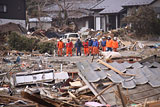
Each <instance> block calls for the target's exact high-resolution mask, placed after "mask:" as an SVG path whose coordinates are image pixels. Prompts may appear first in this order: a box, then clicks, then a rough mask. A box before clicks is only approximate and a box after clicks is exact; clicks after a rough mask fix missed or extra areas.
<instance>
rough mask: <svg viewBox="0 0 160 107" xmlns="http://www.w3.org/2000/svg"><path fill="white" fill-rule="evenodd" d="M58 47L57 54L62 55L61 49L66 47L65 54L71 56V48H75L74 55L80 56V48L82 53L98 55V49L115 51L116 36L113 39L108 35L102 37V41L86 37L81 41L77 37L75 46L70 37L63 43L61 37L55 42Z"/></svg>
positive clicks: (116, 44)
mask: <svg viewBox="0 0 160 107" xmlns="http://www.w3.org/2000/svg"><path fill="white" fill-rule="evenodd" d="M57 47H58V56H63V49H64V47H66V56H72V50H73V48H74V47H75V48H76V55H77V56H79V55H80V56H81V53H82V48H83V49H84V55H85V56H89V55H99V50H100V49H102V51H114V52H117V48H118V47H119V45H118V41H117V38H116V37H114V38H113V40H112V38H111V37H110V36H108V37H107V38H105V37H102V41H101V42H98V40H97V38H88V39H85V40H84V42H83V43H82V42H81V40H80V38H78V39H77V41H76V43H75V46H74V44H73V43H72V41H71V40H70V39H68V41H67V43H66V44H64V43H63V41H62V38H60V40H59V41H58V43H57Z"/></svg>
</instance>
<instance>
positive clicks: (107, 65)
mask: <svg viewBox="0 0 160 107" xmlns="http://www.w3.org/2000/svg"><path fill="white" fill-rule="evenodd" d="M97 62H99V63H100V64H103V65H105V66H106V67H108V68H110V69H111V70H113V71H114V72H116V73H118V74H120V75H121V76H135V75H134V74H125V73H123V72H121V71H119V70H118V69H116V68H114V67H112V66H111V65H109V64H107V63H105V62H104V61H102V60H100V59H98V60H97Z"/></svg>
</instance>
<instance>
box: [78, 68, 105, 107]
mask: <svg viewBox="0 0 160 107" xmlns="http://www.w3.org/2000/svg"><path fill="white" fill-rule="evenodd" d="M78 75H79V76H80V77H81V78H82V80H83V81H84V82H85V83H86V85H87V86H88V87H89V89H90V90H91V91H92V92H93V94H94V95H95V96H97V95H98V92H97V91H96V89H95V88H94V86H93V84H91V83H89V81H88V80H87V79H86V78H85V77H84V76H83V75H82V74H81V71H79V72H78ZM97 99H98V100H99V101H100V102H101V103H102V104H107V102H106V101H105V99H104V97H102V96H97Z"/></svg>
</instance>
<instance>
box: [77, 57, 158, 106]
mask: <svg viewBox="0 0 160 107" xmlns="http://www.w3.org/2000/svg"><path fill="white" fill-rule="evenodd" d="M98 61H99V63H98V62H89V61H84V62H79V63H77V67H78V68H79V73H78V74H79V76H80V77H81V78H82V80H83V81H84V82H85V83H86V84H87V85H88V87H89V88H90V90H91V91H92V92H93V93H94V95H95V96H96V97H97V98H98V99H99V101H100V102H101V103H102V104H110V105H115V106H118V107H119V106H120V107H121V106H123V105H131V104H138V103H144V102H145V101H146V100H147V101H157V100H159V98H160V87H159V86H160V80H159V75H160V64H159V63H157V62H153V63H149V62H145V63H142V64H141V63H139V62H135V63H128V62H123V63H118V62H112V63H105V62H103V61H102V60H98ZM106 65H107V66H108V67H106ZM117 85H118V86H117ZM117 88H118V91H117ZM123 107H124V106H123ZM156 107H158V106H156Z"/></svg>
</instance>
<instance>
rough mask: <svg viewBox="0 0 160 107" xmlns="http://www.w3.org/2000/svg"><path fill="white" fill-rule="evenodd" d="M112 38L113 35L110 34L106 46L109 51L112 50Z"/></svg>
mask: <svg viewBox="0 0 160 107" xmlns="http://www.w3.org/2000/svg"><path fill="white" fill-rule="evenodd" d="M112 43H113V41H112V39H111V36H108V38H107V41H106V47H107V51H112Z"/></svg>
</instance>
